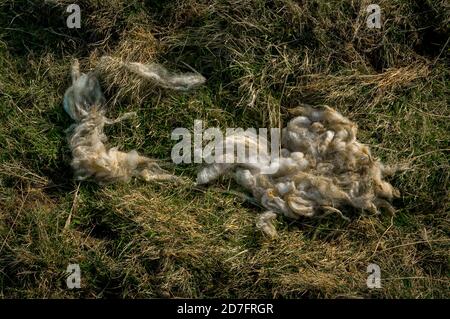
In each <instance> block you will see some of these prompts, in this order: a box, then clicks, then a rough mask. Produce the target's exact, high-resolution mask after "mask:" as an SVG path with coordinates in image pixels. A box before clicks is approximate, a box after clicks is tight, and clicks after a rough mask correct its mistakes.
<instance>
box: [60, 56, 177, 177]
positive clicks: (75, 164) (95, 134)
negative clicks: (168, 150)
mask: <svg viewBox="0 0 450 319" xmlns="http://www.w3.org/2000/svg"><path fill="white" fill-rule="evenodd" d="M104 103H105V98H104V96H103V93H102V91H101V88H100V84H99V82H98V79H97V77H96V76H95V75H94V74H93V73H88V74H84V73H80V70H79V64H78V61H75V62H74V64H73V65H72V86H71V87H70V88H69V89H67V91H66V93H65V95H64V110H65V111H66V112H67V113H68V114H69V115H70V117H71V118H72V119H73V120H74V121H75V122H76V123H75V124H73V125H72V126H71V127H69V129H68V130H67V133H68V142H69V146H70V149H71V151H72V156H73V159H72V162H71V166H72V168H73V169H74V172H75V178H76V179H77V180H87V179H89V180H94V181H96V182H97V183H99V184H107V183H112V182H117V181H125V182H126V181H129V180H130V179H131V177H133V176H136V177H140V178H142V179H143V180H145V181H151V180H171V179H175V178H176V177H175V176H173V175H170V174H168V173H166V172H165V171H164V170H163V169H161V168H160V167H159V165H158V164H157V163H156V161H155V160H153V159H150V158H147V157H145V156H141V155H139V154H138V153H137V152H136V151H135V150H133V151H131V152H128V153H125V152H121V151H119V150H118V149H117V147H112V148H108V147H106V146H105V143H106V141H107V137H106V135H105V134H104V132H103V129H104V126H105V124H114V123H117V122H119V121H121V120H123V119H126V118H129V117H131V116H134V115H135V114H134V113H126V114H124V115H123V116H121V117H120V118H118V119H116V120H110V119H108V118H107V117H105V108H104Z"/></svg>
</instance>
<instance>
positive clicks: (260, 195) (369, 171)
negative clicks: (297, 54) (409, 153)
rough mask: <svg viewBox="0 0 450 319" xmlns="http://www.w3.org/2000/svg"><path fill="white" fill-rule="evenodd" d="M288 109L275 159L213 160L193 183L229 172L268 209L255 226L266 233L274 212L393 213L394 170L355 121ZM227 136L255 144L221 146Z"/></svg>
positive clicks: (249, 138)
mask: <svg viewBox="0 0 450 319" xmlns="http://www.w3.org/2000/svg"><path fill="white" fill-rule="evenodd" d="M293 112H294V113H295V114H296V115H298V116H297V117H295V118H293V119H292V120H291V121H290V122H289V123H288V124H287V127H285V128H283V130H282V133H281V147H282V148H281V152H280V154H281V156H280V157H279V159H278V160H275V161H272V162H269V161H268V159H269V158H270V156H269V154H267V152H264V151H262V152H261V153H262V154H260V155H259V158H260V159H261V160H260V161H259V162H258V164H246V163H237V161H234V163H233V164H230V163H229V162H228V163H224V162H222V163H217V162H216V163H212V164H209V165H206V166H204V167H202V168H201V169H200V170H199V172H198V174H197V183H198V184H205V183H209V182H211V181H212V180H214V179H216V178H217V177H219V176H220V175H223V174H226V173H228V172H231V173H232V174H233V175H234V178H235V180H236V181H237V182H238V183H239V184H241V185H242V186H243V187H244V188H246V189H247V190H249V191H250V192H251V193H252V194H253V196H254V197H255V199H256V200H257V201H258V202H259V203H260V204H261V206H263V207H264V208H265V209H266V210H267V211H266V212H264V213H263V214H261V215H260V216H259V217H258V220H257V223H256V225H257V227H258V228H259V229H261V230H262V231H263V233H265V234H266V235H267V236H269V237H275V236H276V230H275V227H274V225H273V222H274V220H275V218H276V215H275V213H276V214H282V215H285V216H287V217H289V218H293V219H299V218H301V217H318V216H324V215H326V214H329V213H338V214H339V215H341V216H342V217H344V215H343V214H342V212H341V211H340V210H339V208H341V207H343V206H352V207H354V208H357V209H359V210H360V211H367V212H370V213H373V214H377V213H379V209H380V208H384V209H386V210H387V211H388V212H390V213H393V212H394V208H393V207H392V205H391V204H390V201H391V200H392V198H393V197H398V196H399V195H400V193H399V191H398V190H397V189H395V188H394V187H393V186H392V185H391V184H390V183H389V182H387V181H385V180H384V178H385V177H386V176H388V175H392V174H393V173H394V172H395V171H396V170H397V168H394V167H389V166H385V165H384V164H383V163H381V162H380V161H379V160H378V159H376V158H374V157H373V156H372V155H371V152H370V149H369V147H368V146H366V145H363V144H361V143H360V142H358V141H357V139H356V134H357V126H356V124H355V123H353V122H352V121H350V120H349V119H347V118H345V117H344V116H343V115H341V114H340V113H338V112H337V111H335V110H333V109H331V108H330V107H326V106H325V107H323V108H314V107H311V106H305V107H299V108H297V109H295V110H293ZM229 138H233V139H234V143H235V145H236V143H237V144H239V143H243V144H244V145H241V147H242V146H243V147H246V148H248V147H249V145H251V144H252V143H257V141H256V137H255V136H252V135H247V136H241V137H239V138H236V137H233V136H231V137H227V138H226V140H225V144H226V143H227V142H228V141H227V139H229ZM238 147H239V146H238ZM233 152H234V150H233ZM227 155H228V156H229V155H230V154H226V155H224V156H227ZM231 156H234V154H231ZM268 165H276V166H277V169H276V170H274V173H268V174H266V173H264V171H263V169H264V167H267V166H268ZM344 218H346V217H344Z"/></svg>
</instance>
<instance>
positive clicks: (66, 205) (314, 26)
mask: <svg viewBox="0 0 450 319" xmlns="http://www.w3.org/2000/svg"><path fill="white" fill-rule="evenodd" d="M72 2H73V1H63V0H61V1H59V0H55V1H48V2H44V1H17V0H0V145H1V146H0V297H2V298H13V297H19V298H40V297H47V298H48V297H58V298H76V297H84V298H106V297H120V298H135V297H144V298H151V297H207V298H210V297H224V298H235V297H254V298H263V297H264V298H271V297H284V298H331V297H358V298H359V297H363V298H370V297H372V298H438V297H444V298H448V297H450V295H449V291H448V284H449V275H450V269H449V261H450V260H449V242H450V238H449V230H450V228H449V202H450V201H449V167H450V165H449V158H450V156H449V155H450V145H449V140H450V134H449V132H450V124H449V123H450V112H449V108H448V102H449V101H448V97H449V93H450V92H449V91H450V89H449V88H450V85H449V75H450V70H449V62H450V61H449V48H450V46H449V44H448V38H449V32H448V31H449V30H448V25H449V19H450V11H449V7H448V5H446V2H445V1H431V0H423V1H417V2H412V1H407V0H380V1H378V4H379V5H380V7H381V9H382V21H383V28H382V29H380V30H377V29H373V30H369V29H367V28H366V25H365V17H366V13H365V6H366V5H368V4H369V3H370V2H367V1H366V2H367V3H366V2H364V1H362V4H360V3H359V2H355V1H337V0H336V1H319V0H312V1H294V0H273V1H264V0H247V1H244V0H213V1H206V0H201V1H194V0H178V1H157V0H152V1H140V0H131V1H124V0H123V1H122V0H108V1H94V0H80V1H77V3H79V4H80V6H81V8H82V28H81V29H80V30H69V29H67V28H66V26H65V18H66V16H67V14H66V13H65V7H66V6H67V5H68V4H70V3H72ZM152 39H153V40H152ZM103 54H110V55H114V56H118V57H122V58H129V59H132V60H135V61H139V62H146V61H147V60H156V61H158V62H161V63H163V64H165V65H167V66H168V67H170V68H172V69H175V70H180V71H187V70H189V67H192V68H194V69H196V70H197V71H199V72H200V73H202V74H203V75H205V76H206V77H207V83H206V85H205V86H204V87H202V88H200V89H199V90H196V91H195V92H189V93H182V94H180V93H174V92H169V91H165V90H160V89H153V90H151V91H148V90H147V91H141V92H137V91H132V90H127V88H128V89H129V88H130V87H131V86H130V87H127V84H126V83H124V84H123V86H121V85H119V83H118V82H117V83H116V82H108V81H107V79H105V78H102V79H101V80H102V84H103V87H104V88H105V94H106V97H107V99H109V100H110V104H109V105H110V109H109V115H110V116H111V117H114V116H117V115H119V114H122V113H124V112H125V111H136V112H137V113H138V118H136V119H132V120H129V121H125V122H123V123H121V124H117V125H115V126H113V127H108V129H107V134H108V136H109V138H110V140H109V142H110V143H111V145H118V146H120V147H121V148H122V149H125V150H131V149H137V150H138V151H139V152H140V153H143V154H146V155H148V156H151V157H154V158H158V159H161V160H162V162H163V164H164V166H165V167H167V168H168V169H169V170H173V171H174V172H176V174H177V175H183V176H186V177H188V178H192V179H193V178H195V171H196V166H195V165H193V164H192V165H180V166H176V167H174V165H173V164H171V162H170V150H171V148H172V146H173V145H174V144H175V142H174V141H172V140H171V139H170V134H171V132H172V130H173V129H174V128H176V127H186V128H192V126H193V122H194V120H195V119H202V120H204V121H205V122H206V123H207V125H208V126H219V127H222V128H225V127H243V128H246V127H275V126H279V125H284V124H286V122H287V120H288V119H289V118H290V115H289V112H288V110H289V108H291V107H295V106H298V105H299V104H301V103H309V104H313V105H321V104H327V105H330V106H332V107H334V108H336V109H338V110H339V111H341V112H342V113H343V114H345V115H346V116H348V117H349V118H350V119H352V120H353V121H355V122H356V123H358V126H359V139H360V140H361V141H363V142H364V143H367V144H369V145H370V146H371V148H372V151H373V153H374V154H375V155H376V156H377V157H379V158H381V159H382V160H383V161H384V162H387V163H406V164H408V165H409V169H408V170H406V171H405V172H402V173H400V174H397V175H396V176H394V177H393V178H392V180H391V182H392V183H393V184H394V186H395V187H397V188H399V189H400V191H401V193H402V196H401V198H399V199H398V200H396V201H395V202H394V206H395V207H396V209H397V213H396V215H395V216H392V217H391V216H384V215H382V216H375V217H373V216H359V217H358V214H351V212H346V213H348V214H350V215H353V216H354V217H353V218H352V219H351V221H349V222H347V221H343V220H340V219H339V218H337V217H332V216H330V217H327V218H325V219H322V220H311V219H304V220H299V221H292V220H289V219H285V218H280V219H279V220H278V221H277V229H278V232H279V235H280V236H279V238H278V239H276V240H274V241H270V240H268V239H266V238H264V237H263V236H262V235H261V234H260V233H259V232H258V231H257V229H256V227H255V218H256V215H257V213H258V212H260V209H259V208H258V207H254V206H252V205H251V204H249V203H246V202H243V200H242V199H240V198H239V197H237V196H235V195H233V194H232V193H230V192H227V190H228V189H230V190H231V189H237V186H236V185H235V183H234V182H232V181H231V180H230V179H227V178H222V179H220V180H219V181H218V182H217V183H216V184H215V185H213V187H211V188H209V189H204V190H202V189H192V188H190V187H188V186H175V185H173V184H170V183H163V184H154V183H150V184H146V183H144V182H140V181H137V180H133V181H132V182H130V183H129V184H117V185H110V186H106V187H100V186H97V185H95V184H93V183H88V182H83V183H78V182H75V181H74V180H73V176H72V171H71V168H70V165H69V163H70V158H71V155H70V151H69V149H68V146H67V144H66V140H65V133H64V130H65V129H66V128H67V127H69V125H70V123H71V121H70V119H69V117H68V116H67V115H66V114H65V113H64V111H63V108H62V97H63V94H64V91H65V90H66V88H67V87H68V86H69V83H70V82H69V68H70V63H71V60H72V58H75V57H76V58H78V59H80V60H81V62H82V67H83V69H84V70H86V69H87V68H89V67H94V66H95V65H96V63H97V60H98V57H100V56H101V55H103ZM106 88H108V89H106ZM114 99H116V102H117V103H115V104H113V103H112V102H111V101H113V100H114ZM69 216H71V218H70V223H69V224H68V227H65V225H66V222H67V220H68V219H69ZM69 263H78V264H80V267H81V272H82V288H81V289H79V290H69V289H67V287H66V282H65V278H66V276H67V275H66V274H65V270H66V268H67V265H68V264H69ZM370 263H376V264H378V265H380V267H381V271H382V288H381V289H376V290H370V289H368V288H367V286H366V278H367V275H368V274H367V273H366V268H367V265H368V264H370Z"/></svg>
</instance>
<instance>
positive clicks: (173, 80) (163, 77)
mask: <svg viewBox="0 0 450 319" xmlns="http://www.w3.org/2000/svg"><path fill="white" fill-rule="evenodd" d="M100 63H103V64H106V65H108V64H110V65H112V64H114V65H115V64H117V63H118V64H120V65H121V66H123V67H125V68H126V69H128V70H129V71H131V72H132V73H134V74H137V75H138V76H140V77H142V78H144V79H147V80H149V81H151V82H153V83H154V84H156V85H158V86H160V87H163V88H166V89H172V90H177V91H188V90H191V89H193V88H195V87H198V86H200V85H202V84H203V83H205V81H206V79H205V77H203V76H202V75H201V74H198V73H193V72H188V73H172V72H170V71H168V70H167V69H166V68H165V67H163V66H162V65H160V64H157V63H149V64H142V63H138V62H123V61H121V60H119V59H115V58H113V57H110V56H103V57H102V58H101V61H100Z"/></svg>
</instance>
